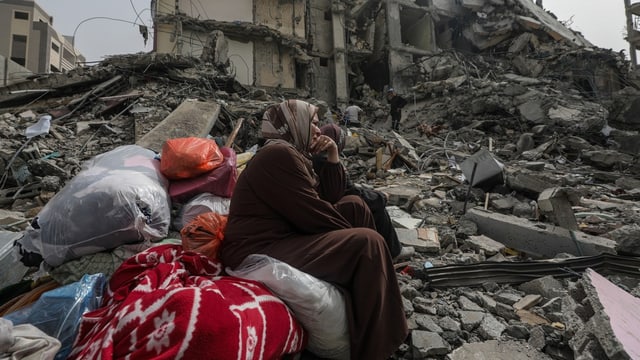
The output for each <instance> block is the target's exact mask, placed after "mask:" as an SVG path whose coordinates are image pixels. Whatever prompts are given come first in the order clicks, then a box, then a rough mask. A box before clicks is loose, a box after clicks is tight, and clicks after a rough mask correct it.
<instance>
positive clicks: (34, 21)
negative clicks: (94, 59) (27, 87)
mask: <svg viewBox="0 0 640 360" xmlns="http://www.w3.org/2000/svg"><path fill="white" fill-rule="evenodd" d="M0 56H3V57H4V58H5V59H6V61H9V60H10V61H11V62H13V64H12V66H15V65H19V66H21V67H22V68H24V69H26V70H27V71H29V72H31V73H49V72H60V71H65V70H70V69H73V68H74V67H75V66H76V64H77V63H80V62H84V61H85V58H84V56H82V54H80V53H79V52H78V50H77V49H75V47H74V46H73V39H71V37H68V36H63V35H61V34H60V33H58V32H57V31H56V30H55V29H54V28H53V18H52V17H51V16H49V14H47V12H46V11H45V10H44V9H42V8H41V7H40V6H39V5H38V4H37V3H36V2H35V1H28V0H2V1H0ZM3 66H4V64H3ZM5 68H6V66H5ZM5 75H6V76H5V79H4V80H5V82H7V80H14V79H13V78H11V79H8V78H7V77H8V76H11V75H13V76H14V78H15V77H20V75H19V74H18V73H13V74H5Z"/></svg>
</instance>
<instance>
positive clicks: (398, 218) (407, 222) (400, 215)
mask: <svg viewBox="0 0 640 360" xmlns="http://www.w3.org/2000/svg"><path fill="white" fill-rule="evenodd" d="M386 210H387V213H389V217H390V218H391V221H392V222H393V223H394V224H395V225H397V226H400V227H402V228H404V229H416V228H417V227H418V226H420V224H421V223H422V220H421V219H417V218H414V217H412V216H411V214H409V213H408V212H406V211H404V210H402V209H400V208H399V207H397V206H387V207H386Z"/></svg>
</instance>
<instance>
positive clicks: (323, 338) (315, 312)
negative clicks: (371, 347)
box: [226, 254, 351, 360]
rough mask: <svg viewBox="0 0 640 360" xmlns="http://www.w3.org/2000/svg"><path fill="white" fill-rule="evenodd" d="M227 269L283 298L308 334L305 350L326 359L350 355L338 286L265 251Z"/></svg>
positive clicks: (231, 273)
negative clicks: (233, 268) (258, 283)
mask: <svg viewBox="0 0 640 360" xmlns="http://www.w3.org/2000/svg"><path fill="white" fill-rule="evenodd" d="M226 271H227V273H228V274H229V275H232V276H236V277H239V278H244V279H250V280H256V281H260V282H262V283H263V284H265V285H266V286H267V287H268V288H269V289H270V290H271V291H272V292H273V293H274V294H275V295H276V296H277V297H279V298H280V299H281V300H282V301H284V302H285V303H286V304H287V305H288V306H289V308H290V309H291V311H292V312H293V314H294V315H295V316H296V319H298V321H300V323H301V324H302V326H303V327H304V328H305V330H306V331H307V333H308V334H309V345H308V346H307V350H309V351H311V352H312V353H314V354H315V355H317V356H319V357H322V358H327V359H339V360H342V359H349V358H350V350H351V346H350V343H349V324H348V321H347V312H346V305H345V302H344V298H343V296H342V294H341V293H340V291H338V289H337V288H336V287H335V286H333V285H331V284H329V283H327V282H325V281H322V280H319V279H317V278H315V277H313V276H311V275H309V274H307V273H304V272H302V271H300V270H298V269H296V268H294V267H293V266H290V265H288V264H286V263H284V262H282V261H279V260H277V259H274V258H272V257H270V256H267V255H262V254H253V255H249V256H247V257H246V258H245V259H244V261H243V262H242V263H241V264H240V265H239V266H238V267H237V268H236V269H235V270H231V269H229V268H227V269H226Z"/></svg>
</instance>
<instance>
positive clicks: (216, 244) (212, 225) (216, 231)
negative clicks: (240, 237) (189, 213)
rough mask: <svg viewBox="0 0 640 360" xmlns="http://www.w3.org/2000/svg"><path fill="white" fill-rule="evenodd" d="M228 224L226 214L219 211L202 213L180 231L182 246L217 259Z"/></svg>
mask: <svg viewBox="0 0 640 360" xmlns="http://www.w3.org/2000/svg"><path fill="white" fill-rule="evenodd" d="M226 226H227V216H226V215H220V214H219V213H217V212H206V213H203V214H200V215H198V216H196V217H195V218H194V219H193V220H191V221H190V222H189V223H188V224H187V225H185V227H183V228H182V230H181V231H180V237H181V239H182V248H183V249H185V250H190V251H195V252H197V253H200V254H202V255H205V256H208V257H210V258H212V259H217V258H218V252H219V251H220V245H222V240H224V229H225V227H226Z"/></svg>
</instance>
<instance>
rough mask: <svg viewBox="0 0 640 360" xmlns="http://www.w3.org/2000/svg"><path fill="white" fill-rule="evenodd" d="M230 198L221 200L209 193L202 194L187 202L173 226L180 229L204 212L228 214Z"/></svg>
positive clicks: (221, 198)
mask: <svg viewBox="0 0 640 360" xmlns="http://www.w3.org/2000/svg"><path fill="white" fill-rule="evenodd" d="M230 204H231V199H230V198H223V197H220V196H217V195H213V194H210V193H202V194H200V195H197V196H195V197H194V198H193V199H191V200H189V202H187V203H186V204H184V206H183V207H182V209H180V214H179V215H178V216H177V217H176V218H175V219H174V221H173V226H174V227H175V228H176V229H177V230H182V228H183V227H184V226H185V225H187V224H188V223H190V222H191V220H193V219H195V218H196V216H198V215H200V214H204V213H206V212H217V213H218V214H220V215H227V214H229V205H230Z"/></svg>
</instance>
